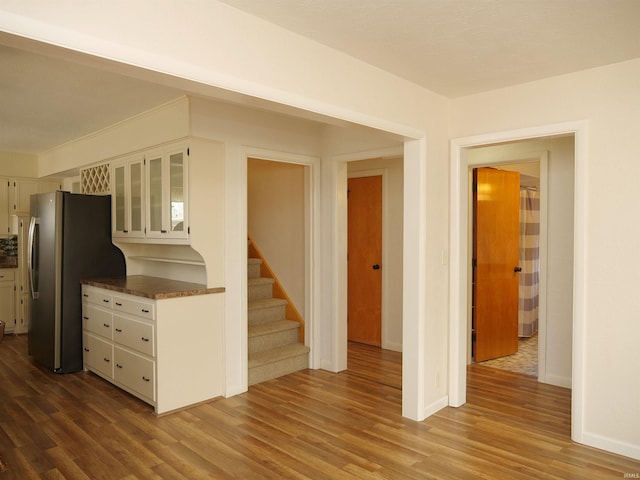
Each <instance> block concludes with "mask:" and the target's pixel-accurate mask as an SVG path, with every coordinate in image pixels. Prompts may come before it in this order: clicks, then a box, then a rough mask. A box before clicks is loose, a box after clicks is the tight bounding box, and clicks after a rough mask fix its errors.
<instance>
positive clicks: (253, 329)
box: [249, 320, 300, 337]
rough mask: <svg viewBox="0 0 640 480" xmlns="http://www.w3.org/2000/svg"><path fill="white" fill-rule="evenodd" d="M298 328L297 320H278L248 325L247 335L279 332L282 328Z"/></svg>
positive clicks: (256, 335)
mask: <svg viewBox="0 0 640 480" xmlns="http://www.w3.org/2000/svg"><path fill="white" fill-rule="evenodd" d="M297 328H300V324H299V323H298V322H294V321H293V320H278V321H275V322H269V323H263V324H258V325H250V326H249V337H258V336H260V335H269V334H271V333H276V332H281V331H283V330H290V329H297Z"/></svg>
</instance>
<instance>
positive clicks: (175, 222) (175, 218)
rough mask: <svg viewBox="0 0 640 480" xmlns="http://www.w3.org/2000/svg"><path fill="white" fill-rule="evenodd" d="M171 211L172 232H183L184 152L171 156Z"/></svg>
mask: <svg viewBox="0 0 640 480" xmlns="http://www.w3.org/2000/svg"><path fill="white" fill-rule="evenodd" d="M169 202H170V205H169V209H170V211H171V231H172V232H183V231H184V230H185V226H184V160H183V154H182V152H179V153H174V154H172V155H170V156H169Z"/></svg>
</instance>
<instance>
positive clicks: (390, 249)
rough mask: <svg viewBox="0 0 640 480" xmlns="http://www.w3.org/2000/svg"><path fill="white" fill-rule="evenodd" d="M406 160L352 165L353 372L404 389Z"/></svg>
mask: <svg viewBox="0 0 640 480" xmlns="http://www.w3.org/2000/svg"><path fill="white" fill-rule="evenodd" d="M403 174H404V168H403V158H402V157H401V156H397V157H385V158H374V159H368V160H358V161H351V162H349V163H348V164H347V190H348V192H347V373H348V374H350V375H357V376H359V377H363V378H367V379H368V380H371V381H374V382H376V383H380V384H384V385H387V386H391V387H394V388H398V389H401V388H402V272H403V268H402V262H403V256H402V243H403V234H402V223H403V221H402V218H403V213H402V212H403V192H404V187H403Z"/></svg>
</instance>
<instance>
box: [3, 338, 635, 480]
mask: <svg viewBox="0 0 640 480" xmlns="http://www.w3.org/2000/svg"><path fill="white" fill-rule="evenodd" d="M377 352H378V354H379V356H380V357H379V359H378V360H375V358H376V350H374V349H371V348H359V346H358V345H350V354H349V355H350V356H349V365H350V369H349V371H348V372H344V373H340V374H332V373H329V372H325V371H321V370H304V371H302V372H297V373H294V374H291V375H288V376H286V377H282V378H280V379H277V380H272V381H269V382H266V383H263V384H260V385H256V386H253V387H251V389H250V390H249V392H247V393H245V394H242V395H238V396H235V397H232V398H228V399H218V400H214V401H212V402H209V403H207V404H203V405H199V406H197V407H194V408H191V409H188V410H184V411H181V412H177V413H175V414H171V415H167V416H164V417H160V418H158V417H156V416H155V415H154V414H153V412H152V410H151V408H150V407H149V406H147V405H145V404H144V403H142V402H140V401H138V400H137V399H135V398H134V397H132V396H130V395H128V394H126V393H124V392H122V391H120V390H118V389H117V388H115V387H113V386H112V385H110V384H109V383H107V382H105V381H103V380H101V379H100V378H98V377H96V376H95V375H93V374H87V373H82V372H80V373H76V374H67V375H55V374H53V373H50V372H48V371H45V370H43V369H41V368H39V367H37V366H34V365H33V364H32V363H31V362H30V360H29V359H28V357H27V355H26V338H25V337H24V336H18V337H15V336H7V337H5V338H4V340H3V341H2V342H1V343H0V455H2V457H3V458H4V462H5V463H6V466H7V468H8V469H7V471H6V472H4V473H0V480H5V479H21V480H22V479H29V478H46V479H60V478H68V479H76V478H78V479H87V478H88V479H136V478H139V479H147V478H148V479H154V478H162V479H164V478H167V479H199V478H219V479H231V478H241V479H314V480H315V479H357V478H360V479H372V478H376V479H394V480H395V479H400V480H402V479H447V480H448V479H467V478H485V479H499V478H505V479H507V478H508V479H516V478H527V479H532V478H535V479H540V478H547V479H567V478H580V479H582V478H590V479H613V478H623V477H624V474H625V473H628V474H636V473H639V472H640V462H637V461H634V460H631V459H628V458H625V457H621V456H617V455H612V454H607V453H604V452H601V451H599V450H595V449H591V448H588V447H583V446H580V445H577V444H574V443H572V442H571V441H570V439H569V425H570V419H569V401H570V394H569V392H568V391H567V390H565V389H562V388H557V387H551V386H547V385H543V384H539V383H537V382H536V381H535V380H533V379H532V378H531V377H527V376H523V375H518V374H515V373H511V372H506V371H500V370H494V369H490V368H487V367H482V366H477V365H474V366H472V367H470V369H469V380H468V383H469V392H468V403H467V404H466V405H464V406H463V407H460V408H457V409H454V408H445V409H443V410H441V411H440V412H438V413H436V414H435V415H433V416H431V417H430V418H428V419H427V420H425V421H423V422H413V421H411V420H407V419H404V418H402V416H401V415H400V409H401V389H400V388H399V387H400V384H399V383H398V379H399V378H400V363H399V361H396V362H394V361H392V359H393V358H392V357H394V355H393V354H391V355H388V352H384V351H379V350H378V351H377ZM385 357H386V359H385ZM395 358H396V359H399V355H396V356H395ZM378 361H379V362H380V363H379V364H380V365H382V370H381V371H377V372H376V370H375V368H374V369H372V368H371V364H372V363H375V362H378ZM188 374H189V372H185V375H188ZM194 381H195V379H194Z"/></svg>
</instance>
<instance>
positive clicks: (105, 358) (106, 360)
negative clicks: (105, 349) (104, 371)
mask: <svg viewBox="0 0 640 480" xmlns="http://www.w3.org/2000/svg"><path fill="white" fill-rule="evenodd" d="M103 360H104V361H105V362H107V363H109V362H110V361H111V360H109V359H108V358H107V357H104V358H103Z"/></svg>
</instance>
